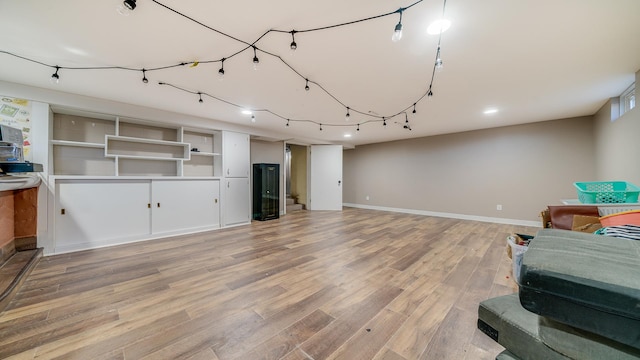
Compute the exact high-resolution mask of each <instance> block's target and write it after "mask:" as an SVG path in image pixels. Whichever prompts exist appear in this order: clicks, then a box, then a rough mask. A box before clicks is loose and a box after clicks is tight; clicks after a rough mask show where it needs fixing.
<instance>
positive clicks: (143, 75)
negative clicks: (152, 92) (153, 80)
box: [142, 69, 149, 84]
mask: <svg viewBox="0 0 640 360" xmlns="http://www.w3.org/2000/svg"><path fill="white" fill-rule="evenodd" d="M142 82H143V83H144V84H148V83H149V79H147V70H146V69H142Z"/></svg>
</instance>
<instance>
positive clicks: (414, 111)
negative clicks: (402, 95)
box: [412, 103, 416, 114]
mask: <svg viewBox="0 0 640 360" xmlns="http://www.w3.org/2000/svg"><path fill="white" fill-rule="evenodd" d="M412 113H414V114H415V113H416V103H413V111H412Z"/></svg>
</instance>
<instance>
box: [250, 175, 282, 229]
mask: <svg viewBox="0 0 640 360" xmlns="http://www.w3.org/2000/svg"><path fill="white" fill-rule="evenodd" d="M279 180H280V164H253V219H254V220H261V221H264V220H271V219H277V218H279V217H280V184H279Z"/></svg>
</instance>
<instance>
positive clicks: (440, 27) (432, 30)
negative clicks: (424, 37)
mask: <svg viewBox="0 0 640 360" xmlns="http://www.w3.org/2000/svg"><path fill="white" fill-rule="evenodd" d="M449 27H451V21H449V20H447V19H440V20H436V21H434V22H432V23H431V25H429V27H428V28H427V34H429V35H438V34H440V33H443V32H445V31H447V29H449Z"/></svg>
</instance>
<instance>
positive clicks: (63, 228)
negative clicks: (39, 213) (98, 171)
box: [54, 180, 151, 253]
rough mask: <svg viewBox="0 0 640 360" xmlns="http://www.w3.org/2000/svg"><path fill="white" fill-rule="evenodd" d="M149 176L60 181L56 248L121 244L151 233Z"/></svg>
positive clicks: (57, 249)
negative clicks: (115, 179)
mask: <svg viewBox="0 0 640 360" xmlns="http://www.w3.org/2000/svg"><path fill="white" fill-rule="evenodd" d="M149 194H150V182H149V181H148V180H122V181H117V182H111V181H105V180H68V181H58V182H56V209H55V211H56V213H55V214H56V215H55V250H54V251H55V252H56V253H60V252H68V251H74V250H82V249H89V248H96V247H101V246H107V245H113V244H120V243H125V242H127V241H130V240H131V239H136V238H141V237H144V236H145V235H148V234H150V231H151V227H150V216H151V215H150V214H151V210H150V209H149V208H148V204H149V198H150V196H149Z"/></svg>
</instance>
